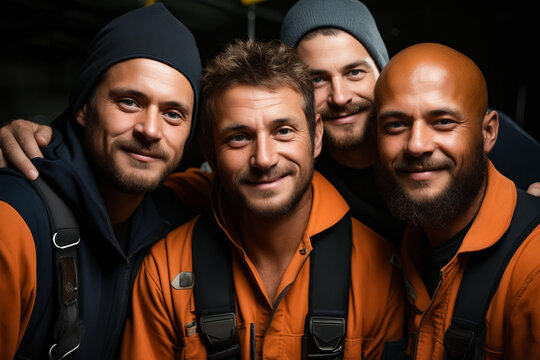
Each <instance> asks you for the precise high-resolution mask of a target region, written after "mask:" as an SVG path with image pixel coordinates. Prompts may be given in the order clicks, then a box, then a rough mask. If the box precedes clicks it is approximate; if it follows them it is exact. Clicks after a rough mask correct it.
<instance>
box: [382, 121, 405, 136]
mask: <svg viewBox="0 0 540 360" xmlns="http://www.w3.org/2000/svg"><path fill="white" fill-rule="evenodd" d="M383 128H384V131H385V132H387V133H389V134H395V133H398V132H400V131H402V130H403V129H405V128H406V125H405V123H404V122H402V121H399V120H395V121H388V122H386V123H385V124H384V127H383Z"/></svg>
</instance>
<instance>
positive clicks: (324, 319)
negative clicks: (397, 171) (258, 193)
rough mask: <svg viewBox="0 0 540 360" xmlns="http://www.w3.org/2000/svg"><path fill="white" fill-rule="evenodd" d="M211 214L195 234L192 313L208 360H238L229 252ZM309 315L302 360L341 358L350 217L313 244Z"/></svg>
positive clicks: (199, 223)
mask: <svg viewBox="0 0 540 360" xmlns="http://www.w3.org/2000/svg"><path fill="white" fill-rule="evenodd" d="M226 240H227V239H226V238H225V236H224V234H223V231H221V229H220V228H219V227H218V225H217V224H216V222H215V220H214V218H213V216H212V214H211V212H208V211H207V212H205V213H203V214H202V215H201V216H200V218H199V219H198V220H197V223H196V224H195V228H194V230H193V241H192V248H193V249H192V251H193V255H192V256H193V272H194V274H195V279H196V280H195V286H194V293H195V308H196V311H197V319H198V322H199V328H200V331H201V334H202V335H203V339H204V342H205V345H206V349H207V352H208V358H209V359H229V358H230V359H233V358H234V359H236V358H238V357H239V353H240V343H239V340H238V331H237V327H236V304H235V296H234V282H233V275H232V260H231V246H230V244H229V242H228V241H226ZM312 245H313V251H312V253H311V259H310V264H311V265H310V284H309V285H310V286H309V289H310V290H309V313H308V315H307V317H306V323H305V335H304V337H303V344H302V352H303V358H316V359H340V358H342V357H343V352H344V343H345V332H346V329H347V322H346V319H347V312H348V304H349V287H350V268H351V264H350V262H351V261H350V259H351V251H352V250H351V249H352V230H351V216H350V214H349V213H347V214H346V215H345V216H344V217H343V218H342V219H341V220H340V221H339V222H338V223H337V224H336V225H335V226H333V227H332V228H330V229H327V230H326V231H324V232H322V233H320V234H317V235H315V236H314V237H313V238H312Z"/></svg>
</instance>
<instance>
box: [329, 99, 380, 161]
mask: <svg viewBox="0 0 540 360" xmlns="http://www.w3.org/2000/svg"><path fill="white" fill-rule="evenodd" d="M319 113H320V115H321V117H322V119H323V124H324V120H326V119H328V120H330V119H335V118H337V117H340V116H343V114H347V115H352V114H360V113H365V114H366V119H365V120H362V121H364V124H357V123H352V124H344V125H341V126H340V129H341V131H335V129H332V128H331V127H329V126H327V127H325V129H324V133H323V139H324V143H325V144H326V145H327V146H330V147H332V148H335V149H339V150H342V151H351V150H356V149H358V148H359V147H361V146H363V145H364V144H365V143H366V142H367V140H368V138H369V136H370V133H371V130H372V128H373V124H374V119H375V116H374V115H375V112H374V110H373V106H372V104H371V103H370V102H369V101H366V100H361V101H356V102H350V103H348V104H346V105H345V106H343V107H341V106H339V107H338V106H335V105H332V104H328V106H326V107H324V108H322V109H321V110H320V111H319Z"/></svg>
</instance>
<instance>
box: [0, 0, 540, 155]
mask: <svg viewBox="0 0 540 360" xmlns="http://www.w3.org/2000/svg"><path fill="white" fill-rule="evenodd" d="M328 1H332V0H328ZM162 2H163V3H164V4H165V5H166V6H167V7H168V8H169V10H170V11H171V12H172V13H173V14H175V15H176V16H177V17H178V19H180V20H181V21H182V22H183V23H184V24H185V25H186V26H188V27H189V28H190V29H191V31H192V32H193V33H194V35H195V38H196V39H197V44H198V47H199V50H200V53H201V58H202V61H203V65H204V64H205V62H206V61H207V60H208V59H209V58H210V57H212V56H213V55H215V54H216V53H217V52H219V51H220V50H221V49H222V48H223V46H224V44H226V43H227V42H228V41H230V40H232V39H234V38H247V37H248V35H247V34H248V30H247V29H248V20H247V18H248V9H249V8H248V7H247V6H245V5H243V4H242V3H241V0H164V1H162ZM293 3H294V1H293V0H266V1H263V2H260V3H258V4H256V5H255V6H254V7H252V8H251V9H252V10H254V12H255V14H256V17H255V37H256V39H258V40H268V39H272V38H277V37H279V28H280V25H281V20H282V18H283V16H284V14H285V13H286V12H287V10H288V9H289V8H290V7H291V6H292V4H293ZM364 3H365V4H366V5H367V7H368V8H369V9H370V10H371V12H372V14H373V16H374V17H375V20H376V22H377V24H378V27H379V30H380V32H381V35H382V37H383V39H384V41H385V43H386V45H387V48H388V52H389V55H390V56H392V55H394V54H395V53H397V52H398V51H399V50H401V49H403V48H404V47H406V46H408V45H412V44H415V43H419V42H438V43H442V44H445V45H449V46H451V47H453V48H455V49H457V50H458V51H461V52H462V53H464V54H465V55H467V56H469V57H470V58H471V59H472V60H473V61H475V62H476V63H477V64H478V66H479V67H480V68H481V69H482V71H483V72H484V75H485V77H486V80H487V83H488V88H489V96H490V97H489V105H490V106H491V107H494V108H496V109H497V110H500V111H502V112H504V113H506V114H507V115H509V116H510V117H511V118H512V119H514V121H515V122H516V123H517V124H518V125H519V126H521V127H522V128H523V129H524V130H525V131H526V132H528V133H529V134H530V135H531V136H533V137H534V138H535V139H536V140H537V141H540V121H539V120H538V119H536V118H535V114H533V110H534V103H535V102H537V101H539V100H538V98H537V95H538V92H537V91H536V89H535V88H536V86H534V85H533V78H534V79H535V80H536V77H537V76H536V75H537V72H536V71H535V69H536V67H537V65H536V64H535V62H533V59H535V58H533V53H535V54H536V53H537V51H536V49H535V47H536V45H537V44H538V43H539V40H538V36H537V35H538V31H537V30H536V24H535V23H534V22H533V21H531V20H532V18H533V16H532V15H534V13H533V9H532V8H531V7H530V6H528V5H526V2H525V1H524V0H518V1H512V2H507V3H504V4H502V3H501V4H499V3H493V2H488V1H470V2H467V3H466V2H455V1H453V2H418V1H417V2H407V1H405V0H401V1H400V0H390V1H375V0H369V1H368V0H365V1H364ZM144 4H145V1H144V0H117V1H114V0H3V1H2V7H1V8H0V9H1V10H0V34H1V35H0V36H1V38H0V40H1V42H0V43H1V44H2V48H3V49H2V56H1V58H0V79H1V81H0V122H4V121H7V120H11V119H14V118H20V117H23V118H28V117H30V116H34V115H38V114H41V115H44V116H46V117H47V118H50V119H52V118H54V117H55V116H56V115H57V114H59V113H60V112H61V111H62V110H63V109H64V107H65V106H66V103H67V99H68V93H69V88H70V85H71V82H72V81H73V80H74V78H75V77H76V75H77V73H78V70H79V66H80V65H81V63H82V60H83V59H84V56H85V53H86V50H87V49H88V46H89V43H90V41H91V40H92V38H93V36H94V35H95V34H96V33H97V31H98V30H99V29H100V28H101V27H102V26H103V25H105V24H106V23H107V22H108V21H110V20H111V19H113V18H114V17H116V16H118V15H120V14H122V13H124V12H126V11H128V10H131V9H135V8H138V7H141V6H143V5H144ZM535 11H536V10H535ZM536 21H539V20H536ZM171 46H174V44H171ZM536 58H537V57H536ZM533 72H534V74H535V75H533ZM533 92H534V94H533ZM185 158H186V161H185V163H184V164H186V165H190V162H191V163H193V164H195V163H197V162H198V161H200V158H199V155H198V149H197V148H196V143H194V144H193V145H192V146H191V147H190V149H189V151H188V154H187V156H186V157H185Z"/></svg>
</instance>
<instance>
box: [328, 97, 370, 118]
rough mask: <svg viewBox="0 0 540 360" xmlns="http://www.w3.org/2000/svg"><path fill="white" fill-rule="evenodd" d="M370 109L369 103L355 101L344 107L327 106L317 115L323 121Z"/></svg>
mask: <svg viewBox="0 0 540 360" xmlns="http://www.w3.org/2000/svg"><path fill="white" fill-rule="evenodd" d="M371 109H372V106H371V103H370V102H368V101H355V102H350V103H347V104H346V105H345V106H336V105H333V104H328V105H327V106H326V107H324V108H322V109H321V110H320V111H319V113H320V115H321V116H322V118H323V119H333V118H337V117H341V116H346V115H351V114H356V113H360V112H364V111H369V110H371Z"/></svg>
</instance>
